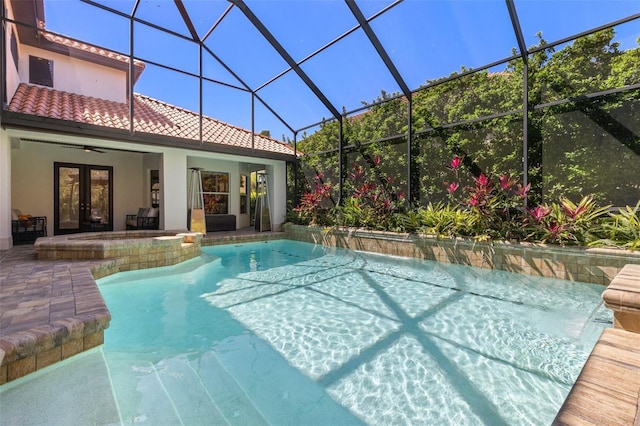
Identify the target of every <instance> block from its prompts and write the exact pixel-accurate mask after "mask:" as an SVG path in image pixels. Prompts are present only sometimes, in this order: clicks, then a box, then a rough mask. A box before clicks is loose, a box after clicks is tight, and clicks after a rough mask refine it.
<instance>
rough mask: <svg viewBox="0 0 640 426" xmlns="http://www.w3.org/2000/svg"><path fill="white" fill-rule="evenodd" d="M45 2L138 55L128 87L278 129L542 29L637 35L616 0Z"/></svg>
mask: <svg viewBox="0 0 640 426" xmlns="http://www.w3.org/2000/svg"><path fill="white" fill-rule="evenodd" d="M561 6H562V7H561ZM45 8H46V14H45V19H46V28H47V29H48V30H50V31H53V32H58V33H61V34H64V35H65V36H68V37H71V38H74V39H77V40H81V41H85V42H87V43H91V44H95V45H97V46H101V47H104V48H106V49H109V50H111V51H114V52H116V53H120V54H122V55H126V56H129V57H130V58H131V59H134V60H137V61H142V62H144V63H145V64H146V67H145V70H144V73H143V74H142V76H141V77H140V79H139V80H138V81H137V82H136V83H135V89H134V90H135V91H136V92H138V93H142V94H144V95H148V96H151V97H154V98H157V99H161V100H163V101H166V102H169V103H171V104H174V105H177V106H181V107H184V108H187V109H190V110H192V111H195V112H201V113H202V114H203V115H207V116H210V117H215V118H217V119H220V120H222V121H225V122H228V123H231V124H234V125H237V126H240V127H244V128H250V129H252V130H254V131H256V132H258V131H260V130H262V129H270V130H271V134H272V136H273V137H276V138H280V136H281V135H283V136H285V137H288V138H295V137H296V136H297V135H298V133H299V132H302V131H312V130H313V129H314V128H315V127H317V125H318V123H319V122H321V121H323V120H324V119H340V118H341V117H342V116H343V115H344V114H345V113H346V114H348V113H356V112H358V111H360V110H361V109H362V105H363V103H365V102H366V103H369V104H370V103H373V102H375V101H376V99H379V98H380V96H381V94H382V93H386V94H393V95H396V94H397V95H402V96H406V97H410V95H411V93H412V92H413V91H415V90H417V89H419V88H420V87H423V86H424V85H428V84H431V83H433V82H434V81H435V80H437V79H441V78H445V77H448V76H451V75H452V73H457V74H460V73H461V72H463V69H464V70H468V69H475V70H478V69H486V70H489V71H490V72H500V71H504V69H505V67H506V63H507V62H508V61H510V60H513V59H521V60H526V58H527V54H528V51H527V49H528V48H531V47H532V46H535V45H537V44H538V43H539V39H538V36H537V35H536V34H537V33H538V32H541V31H542V36H543V37H544V38H545V40H546V41H547V42H549V43H552V44H553V43H557V44H561V43H566V42H568V41H570V40H571V39H572V38H573V37H575V36H576V35H579V34H580V33H582V32H585V31H588V30H592V29H593V28H597V27H599V26H604V25H608V24H610V23H613V22H629V23H630V24H633V26H632V27H631V28H630V29H629V31H628V32H629V34H631V35H630V36H629V37H630V38H633V37H636V38H637V37H638V34H640V30H639V29H638V28H639V26H638V24H640V22H639V21H640V19H638V18H640V14H639V13H638V12H639V10H638V9H639V8H638V5H637V4H636V3H635V2H632V1H616V0H613V1H612V0H593V1H588V2H587V1H582V2H577V1H571V2H567V1H558V2H545V1H530V0H486V1H472V0H468V1H465V0H457V1H453V0H449V1H447V0H440V1H431V0H404V1H403V0H396V1H391V0H305V1H285V0H228V1H223V0H217V1H201V0H142V1H141V0H82V1H78V3H77V7H76V5H73V6H70V5H69V2H68V1H67V2H56V1H51V0H50V1H48V2H47V1H45ZM72 11H73V12H72ZM79 14H81V15H80V16H82V17H83V18H82V19H81V20H78V19H77V16H79ZM73 19H75V20H73ZM568 22H570V23H571V25H569V24H567V23H568ZM624 36H625V35H624V34H622V37H624ZM131 62H133V61H131ZM167 82H170V83H169V84H167ZM132 84H133V81H132ZM297 137H298V138H299V136H297Z"/></svg>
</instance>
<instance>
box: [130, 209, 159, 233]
mask: <svg viewBox="0 0 640 426" xmlns="http://www.w3.org/2000/svg"><path fill="white" fill-rule="evenodd" d="M126 225H127V228H126V229H127V230H136V229H159V226H160V215H159V209H158V208H157V207H141V208H139V209H138V213H137V214H128V215H127V217H126Z"/></svg>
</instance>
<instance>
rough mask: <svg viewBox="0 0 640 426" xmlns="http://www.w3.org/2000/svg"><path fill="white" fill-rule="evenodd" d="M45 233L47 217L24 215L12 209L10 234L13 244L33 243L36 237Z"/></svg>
mask: <svg viewBox="0 0 640 426" xmlns="http://www.w3.org/2000/svg"><path fill="white" fill-rule="evenodd" d="M46 235H47V217H46V216H31V215H28V214H27V215H25V214H22V212H20V210H18V209H13V210H12V215H11V236H12V237H13V244H14V245H18V244H33V242H34V241H35V240H36V239H37V238H38V237H45V236H46Z"/></svg>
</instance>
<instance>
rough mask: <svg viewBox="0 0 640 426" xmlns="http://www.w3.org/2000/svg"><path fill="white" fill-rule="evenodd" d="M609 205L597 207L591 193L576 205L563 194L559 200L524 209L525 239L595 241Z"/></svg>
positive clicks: (565, 241) (544, 241)
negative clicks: (525, 211) (526, 216)
mask: <svg viewBox="0 0 640 426" xmlns="http://www.w3.org/2000/svg"><path fill="white" fill-rule="evenodd" d="M609 208H610V206H604V207H598V206H597V205H596V201H595V199H594V198H593V196H585V197H583V198H582V199H581V200H580V202H578V203H577V204H576V203H574V202H573V201H571V200H569V199H568V198H566V197H563V198H561V199H560V202H559V203H552V204H551V205H546V204H545V205H540V206H536V207H535V208H532V209H529V210H528V218H527V219H528V221H527V225H528V227H527V229H528V232H529V233H528V239H529V240H533V241H540V242H543V243H554V244H563V245H564V244H585V243H590V242H592V241H595V240H598V239H599V238H600V237H601V235H600V233H601V230H602V227H601V225H602V222H603V221H604V220H605V219H606V218H607V217H608V216H609V213H608V211H609Z"/></svg>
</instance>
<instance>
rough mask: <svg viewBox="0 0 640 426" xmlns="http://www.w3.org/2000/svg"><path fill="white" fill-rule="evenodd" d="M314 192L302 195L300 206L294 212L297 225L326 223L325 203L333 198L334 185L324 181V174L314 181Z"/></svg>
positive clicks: (319, 173) (317, 175)
mask: <svg viewBox="0 0 640 426" xmlns="http://www.w3.org/2000/svg"><path fill="white" fill-rule="evenodd" d="M313 185H314V190H313V191H309V192H305V193H304V194H303V195H302V199H301V200H300V204H298V206H296V207H295V208H294V209H293V211H294V212H295V214H297V218H296V219H297V220H296V222H297V223H304V224H306V225H318V224H322V223H324V222H326V217H325V214H326V210H327V209H326V207H325V206H324V205H323V204H324V201H325V200H326V199H328V198H329V197H330V196H331V190H332V189H333V187H332V185H330V184H328V183H325V182H323V181H322V172H318V173H317V174H316V176H315V177H314V179H313Z"/></svg>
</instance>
